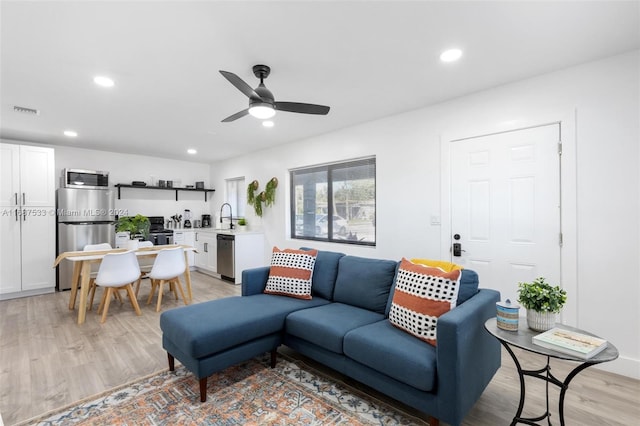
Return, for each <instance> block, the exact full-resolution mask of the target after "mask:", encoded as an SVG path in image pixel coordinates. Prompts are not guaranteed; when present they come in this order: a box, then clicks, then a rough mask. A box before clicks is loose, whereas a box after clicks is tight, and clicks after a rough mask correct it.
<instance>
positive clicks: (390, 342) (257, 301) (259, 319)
mask: <svg viewBox="0 0 640 426" xmlns="http://www.w3.org/2000/svg"><path fill="white" fill-rule="evenodd" d="M399 265H400V262H397V261H391V260H381V259H369V258H363V257H357V256H347V255H344V254H342V253H335V252H329V251H319V252H317V256H316V260H315V266H314V268H313V275H312V286H311V294H312V298H311V299H308V300H305V299H299V298H294V297H288V296H284V295H275V294H265V293H264V290H265V286H266V284H267V281H268V279H269V274H270V267H269V266H266V267H261V268H254V269H249V270H245V271H243V273H242V296H237V297H229V298H224V299H218V300H212V301H209V302H204V303H199V304H195V305H191V306H186V307H181V308H177V309H173V310H170V311H166V312H164V313H163V314H162V316H161V318H160V326H161V329H162V332H163V335H162V345H163V348H164V349H165V350H166V351H167V354H168V358H169V367H170V369H171V370H173V369H174V360H175V358H177V359H178V360H179V361H180V362H181V363H182V364H183V365H184V366H185V367H186V368H187V369H188V370H189V371H191V372H192V373H193V374H194V375H195V376H196V378H197V379H198V380H199V381H200V399H201V401H203V402H204V401H206V386H207V377H209V376H210V375H212V374H213V373H215V372H217V371H220V370H223V369H225V368H227V367H229V366H231V365H234V364H236V363H239V362H242V361H245V360H248V359H251V358H253V357H255V356H257V355H260V354H262V353H264V352H271V355H272V357H271V363H272V367H273V366H275V362H276V350H277V348H278V346H280V345H286V346H288V347H290V348H291V349H293V350H295V351H297V352H299V353H301V354H303V355H305V356H307V357H310V358H312V359H314V360H316V361H318V362H320V363H322V364H325V365H327V366H329V367H331V368H332V369H334V370H336V371H338V372H340V373H342V374H345V375H347V376H349V377H351V378H353V379H356V380H358V381H360V382H362V383H364V384H366V385H368V386H370V387H372V388H374V389H376V390H377V391H380V392H382V393H384V394H386V395H388V396H390V397H392V398H394V399H396V400H398V401H401V402H402V403H404V404H407V405H409V406H411V407H414V408H416V409H417V410H420V411H421V412H424V413H426V414H427V415H428V416H430V423H431V424H432V425H437V424H438V421H439V420H442V421H445V422H447V423H449V424H452V425H459V424H460V423H461V422H462V420H463V419H464V417H465V415H466V414H467V412H468V411H469V410H470V409H471V407H472V406H473V405H474V404H475V402H476V401H477V400H478V398H479V397H480V395H481V394H482V392H483V391H484V389H485V387H486V386H487V384H488V383H489V382H490V381H491V379H492V377H493V375H494V374H495V372H496V371H497V369H498V368H499V367H500V346H499V343H498V341H497V340H496V339H494V338H493V337H491V336H490V335H489V333H487V332H486V331H485V330H484V322H485V321H486V320H487V319H488V318H490V317H493V316H495V304H496V302H497V301H499V298H500V295H499V293H498V292H497V291H495V290H490V289H478V276H477V274H476V273H475V272H474V271H472V270H467V269H465V270H462V271H461V277H460V280H459V291H458V292H457V301H456V302H457V303H456V306H455V307H454V308H453V309H451V310H450V311H449V312H447V313H445V314H443V315H441V316H440V317H439V318H438V320H437V329H436V332H435V333H436V336H437V343H436V344H435V346H434V345H433V344H429V343H427V342H425V341H424V340H422V339H419V338H417V337H415V336H414V335H412V334H410V333H408V332H406V331H405V330H403V329H401V328H398V327H397V326H394V325H393V324H392V323H391V321H390V320H389V314H390V310H391V306H392V301H393V295H394V289H395V284H396V278H397V274H398V270H399Z"/></svg>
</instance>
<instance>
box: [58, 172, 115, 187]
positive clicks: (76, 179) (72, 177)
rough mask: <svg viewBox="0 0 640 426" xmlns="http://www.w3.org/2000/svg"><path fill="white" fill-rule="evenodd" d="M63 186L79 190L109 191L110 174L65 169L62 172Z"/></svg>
mask: <svg viewBox="0 0 640 426" xmlns="http://www.w3.org/2000/svg"><path fill="white" fill-rule="evenodd" d="M62 186H63V187H65V188H77V189H109V172H100V171H97V170H81V169H64V170H63V171H62Z"/></svg>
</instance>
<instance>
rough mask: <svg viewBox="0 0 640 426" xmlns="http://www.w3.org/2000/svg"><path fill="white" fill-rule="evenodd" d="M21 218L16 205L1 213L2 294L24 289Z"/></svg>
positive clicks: (0, 277)
mask: <svg viewBox="0 0 640 426" xmlns="http://www.w3.org/2000/svg"><path fill="white" fill-rule="evenodd" d="M20 219H21V216H20V215H19V214H17V208H15V207H14V208H10V207H7V208H4V209H2V214H0V235H1V236H2V238H0V294H4V293H16V292H19V291H21V290H22V275H21V273H22V266H21V265H22V263H21V262H22V260H21V258H20ZM51 269H53V268H51Z"/></svg>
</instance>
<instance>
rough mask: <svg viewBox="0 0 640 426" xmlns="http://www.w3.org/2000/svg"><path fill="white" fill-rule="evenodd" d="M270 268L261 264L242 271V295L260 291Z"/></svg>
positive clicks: (262, 289) (265, 282)
mask: <svg viewBox="0 0 640 426" xmlns="http://www.w3.org/2000/svg"><path fill="white" fill-rule="evenodd" d="M270 269H271V267H270V266H261V267H259V268H252V269H245V270H244V271H242V295H243V296H251V295H253V294H260V293H262V292H263V291H264V288H265V287H266V285H267V280H268V279H269V270H270Z"/></svg>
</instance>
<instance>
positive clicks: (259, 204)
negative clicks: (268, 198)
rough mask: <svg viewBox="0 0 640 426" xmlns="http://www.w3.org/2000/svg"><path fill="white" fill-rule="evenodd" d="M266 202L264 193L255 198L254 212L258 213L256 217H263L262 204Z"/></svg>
mask: <svg viewBox="0 0 640 426" xmlns="http://www.w3.org/2000/svg"><path fill="white" fill-rule="evenodd" d="M264 201H265V195H264V191H263V192H261V193H259V194H258V195H256V196H255V199H254V200H253V210H254V211H255V212H256V216H258V217H262V203H264Z"/></svg>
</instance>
